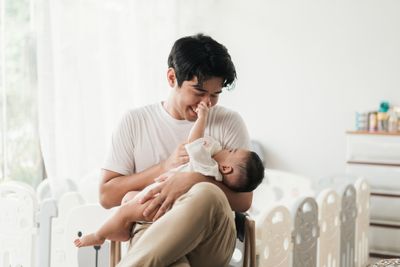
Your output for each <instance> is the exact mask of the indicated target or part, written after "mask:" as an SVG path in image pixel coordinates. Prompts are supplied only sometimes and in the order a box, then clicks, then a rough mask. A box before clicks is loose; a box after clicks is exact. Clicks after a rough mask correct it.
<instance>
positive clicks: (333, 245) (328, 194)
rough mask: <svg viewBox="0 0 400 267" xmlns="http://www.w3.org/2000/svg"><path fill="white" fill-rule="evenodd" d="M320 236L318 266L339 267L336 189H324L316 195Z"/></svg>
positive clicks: (337, 197)
mask: <svg viewBox="0 0 400 267" xmlns="http://www.w3.org/2000/svg"><path fill="white" fill-rule="evenodd" d="M317 202H318V206H319V214H318V215H319V226H320V236H319V240H318V266H319V267H339V261H340V209H341V206H340V205H341V203H340V202H341V200H340V197H339V195H338V194H337V193H336V191H334V190H332V189H325V190H324V191H322V192H321V193H320V194H319V195H318V199H317Z"/></svg>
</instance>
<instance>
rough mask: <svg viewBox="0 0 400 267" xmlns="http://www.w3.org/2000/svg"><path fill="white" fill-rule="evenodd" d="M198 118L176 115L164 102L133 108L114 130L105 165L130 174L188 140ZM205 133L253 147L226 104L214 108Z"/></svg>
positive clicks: (234, 144) (231, 145)
mask: <svg viewBox="0 0 400 267" xmlns="http://www.w3.org/2000/svg"><path fill="white" fill-rule="evenodd" d="M193 124H194V122H191V121H186V120H177V119H175V118H173V117H172V116H171V115H170V114H169V113H168V112H167V111H166V110H165V109H164V108H163V106H162V104H161V102H159V103H156V104H152V105H148V106H145V107H141V108H138V109H134V110H131V111H129V112H127V113H126V114H125V116H124V117H123V118H122V120H121V121H120V123H119V125H118V127H117V128H116V130H115V131H114V133H113V136H112V143H111V147H110V150H109V152H108V154H107V157H106V160H105V162H104V164H103V169H106V170H110V171H113V172H117V173H120V174H122V175H130V174H133V173H137V172H141V171H143V170H145V169H147V168H149V167H151V166H153V165H155V164H157V163H159V162H161V161H163V160H165V159H167V158H168V157H169V156H170V155H171V154H172V152H173V151H174V150H175V149H176V148H177V146H178V145H179V144H180V143H183V142H186V141H187V138H188V135H189V132H190V130H191V128H192V126H193ZM205 135H207V136H211V137H212V138H214V139H215V140H216V141H217V142H219V143H220V144H221V147H222V148H245V149H249V148H250V140H249V135H248V132H247V129H246V126H245V124H244V122H243V119H242V118H241V117H240V116H239V114H238V113H236V112H234V111H231V110H229V109H227V108H224V107H222V106H214V107H212V108H211V109H210V111H209V115H208V121H207V127H206V131H205Z"/></svg>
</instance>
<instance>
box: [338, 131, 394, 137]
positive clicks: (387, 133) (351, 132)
mask: <svg viewBox="0 0 400 267" xmlns="http://www.w3.org/2000/svg"><path fill="white" fill-rule="evenodd" d="M346 133H347V134H364V135H394V136H400V132H394V133H390V132H369V131H347V132H346Z"/></svg>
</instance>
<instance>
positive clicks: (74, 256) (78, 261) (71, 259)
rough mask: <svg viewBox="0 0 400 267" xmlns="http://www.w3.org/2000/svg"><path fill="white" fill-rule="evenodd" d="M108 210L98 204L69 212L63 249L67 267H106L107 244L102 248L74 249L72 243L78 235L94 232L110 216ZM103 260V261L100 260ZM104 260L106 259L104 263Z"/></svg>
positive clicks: (107, 257) (80, 207) (83, 206)
mask: <svg viewBox="0 0 400 267" xmlns="http://www.w3.org/2000/svg"><path fill="white" fill-rule="evenodd" d="M111 213H112V212H111V211H110V210H105V209H104V208H102V207H101V206H100V205H98V204H86V205H82V206H79V207H76V208H74V209H72V210H71V212H70V213H69V215H68V218H67V220H66V227H65V235H64V240H63V241H64V247H65V251H66V261H67V264H68V266H69V267H75V266H81V267H83V266H84V267H91V266H93V267H95V266H97V267H100V266H108V264H109V263H108V259H109V242H108V241H106V242H105V243H104V244H103V245H102V246H100V247H97V248H96V246H92V247H85V248H80V249H78V248H76V247H75V245H74V244H73V241H74V240H75V239H76V238H77V237H78V235H79V233H80V234H88V233H92V232H94V231H96V230H97V229H98V228H99V227H100V226H101V225H102V224H103V222H104V221H105V220H106V219H107V218H108V217H109V216H110V215H111ZM102 259H103V260H102ZM104 259H107V261H106V262H104Z"/></svg>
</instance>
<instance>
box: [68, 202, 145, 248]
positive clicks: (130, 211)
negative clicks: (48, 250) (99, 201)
mask: <svg viewBox="0 0 400 267" xmlns="http://www.w3.org/2000/svg"><path fill="white" fill-rule="evenodd" d="M144 205H146V206H147V204H144ZM144 205H141V204H138V203H136V201H135V200H134V199H132V200H130V201H129V202H127V203H125V204H123V205H122V206H121V207H120V208H119V209H118V210H117V211H116V212H115V213H114V214H113V215H112V217H110V218H109V219H108V220H107V221H106V222H105V224H103V226H101V227H100V229H99V230H98V231H97V232H95V233H92V234H89V235H84V236H82V237H81V238H79V239H76V240H75V241H74V243H75V245H76V246H77V247H84V246H94V245H101V244H103V243H104V241H105V239H110V240H115V241H127V240H128V239H129V238H130V231H131V228H132V224H133V223H134V222H135V221H137V220H139V219H140V218H141V217H143V216H142V214H141V213H142V212H143V208H144ZM140 206H142V207H140ZM139 207H140V209H139Z"/></svg>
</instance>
